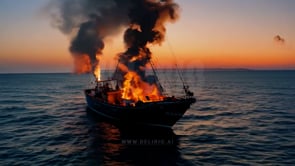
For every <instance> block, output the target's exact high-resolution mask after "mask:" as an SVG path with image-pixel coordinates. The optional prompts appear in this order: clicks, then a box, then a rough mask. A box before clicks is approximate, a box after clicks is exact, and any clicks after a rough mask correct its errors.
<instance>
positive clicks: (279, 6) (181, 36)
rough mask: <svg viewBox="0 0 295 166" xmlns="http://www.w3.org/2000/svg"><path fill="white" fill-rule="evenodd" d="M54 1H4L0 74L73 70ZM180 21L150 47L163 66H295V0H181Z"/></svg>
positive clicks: (110, 59) (110, 62)
mask: <svg viewBox="0 0 295 166" xmlns="http://www.w3.org/2000/svg"><path fill="white" fill-rule="evenodd" d="M48 1H50V0H23V1H22V0H0V73H12V72H13V73H15V72H70V71H72V70H73V60H72V57H71V55H70V53H69V52H68V47H69V41H70V37H69V36H65V35H64V34H62V33H61V32H60V31H59V30H58V29H56V28H54V27H53V26H52V25H51V23H50V18H49V16H48V15H46V12H45V11H44V8H45V6H46V4H47V3H48ZM176 2H177V3H178V4H179V5H180V7H181V13H180V18H179V20H178V21H177V22H176V23H174V24H170V23H169V24H167V34H166V41H165V42H164V43H163V44H162V45H161V46H151V50H152V52H153V54H154V57H153V58H154V61H155V62H156V64H158V66H160V67H173V65H174V64H175V62H177V63H178V64H179V66H182V67H197V68H250V69H295V19H294V18H295V10H294V9H295V1H294V0H176ZM105 42H106V48H105V49H104V55H103V59H102V61H101V66H102V67H103V68H110V67H113V66H114V65H115V64H116V61H115V59H114V58H115V56H116V54H117V53H119V52H123V51H124V45H123V39H122V33H120V34H119V35H118V36H115V37H112V38H107V39H106V41H105Z"/></svg>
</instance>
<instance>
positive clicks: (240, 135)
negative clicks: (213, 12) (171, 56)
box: [0, 70, 295, 166]
mask: <svg viewBox="0 0 295 166" xmlns="http://www.w3.org/2000/svg"><path fill="white" fill-rule="evenodd" d="M108 76H110V74H109V73H106V72H105V73H103V77H105V78H107V77H108ZM159 77H160V81H161V82H162V84H163V85H164V86H165V87H166V88H167V89H166V90H167V93H174V94H179V95H181V93H182V92H181V91H180V90H181V87H182V84H181V81H180V79H176V77H177V72H175V71H160V72H159ZM91 79H92V77H91V75H74V74H0V127H1V130H0V165H1V166H2V165H62V166H64V165H206V166H207V165H295V71H247V70H245V71H194V70H186V71H183V79H184V80H185V81H186V82H187V83H188V84H189V85H190V88H191V90H192V91H194V93H195V95H196V97H197V103H195V104H194V105H192V107H191V108H190V109H189V110H188V111H187V112H186V114H185V115H184V117H183V118H182V119H181V120H180V121H178V122H177V123H176V124H175V125H174V126H173V128H172V130H169V131H167V132H153V131H148V130H145V129H140V130H139V131H138V130H137V131H128V129H120V128H118V127H116V126H114V125H112V124H110V123H108V122H105V121H103V120H101V119H99V118H97V117H95V116H94V115H93V114H91V113H89V112H88V111H86V110H87V109H86V102H85V99H84V94H83V89H85V88H88V87H91V86H93V85H92V84H91ZM142 133H145V134H147V135H149V136H147V138H146V139H147V140H144V141H142V142H141V143H140V144H139V143H138V144H130V143H126V140H127V141H128V139H129V136H130V135H132V136H130V138H134V137H136V135H137V134H138V135H140V136H142ZM153 134H154V135H153ZM161 135H162V136H164V137H163V138H165V139H167V138H168V137H170V136H171V139H170V140H168V141H170V143H167V142H165V143H164V142H162V143H160V144H155V142H152V141H151V140H149V139H151V138H162V137H161ZM140 138H142V137H140ZM142 139H144V138H142ZM166 141H167V140H166Z"/></svg>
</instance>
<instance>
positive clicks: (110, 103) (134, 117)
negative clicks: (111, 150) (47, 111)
mask: <svg viewBox="0 0 295 166" xmlns="http://www.w3.org/2000/svg"><path fill="white" fill-rule="evenodd" d="M152 69H153V71H154V73H155V70H154V68H153V66H152ZM116 72H118V70H116ZM116 72H115V74H114V76H116ZM155 74H156V73H155ZM144 78H145V79H146V80H142V77H141V76H139V75H138V74H137V73H136V72H128V73H127V74H125V76H124V79H123V80H120V79H118V78H117V79H115V78H113V79H110V80H103V81H100V80H99V79H96V80H97V81H96V86H95V88H92V89H86V90H85V96H86V100H87V104H88V108H89V110H91V111H93V112H95V113H97V114H98V115H100V116H103V117H105V118H107V119H109V120H111V121H113V122H115V123H118V124H123V125H133V126H134V125H145V126H157V127H168V128H169V127H171V126H173V125H174V124H175V123H176V122H177V121H178V120H179V119H180V118H181V117H182V116H183V115H184V113H185V112H186V111H187V110H188V109H189V108H190V105H191V104H193V103H195V102H196V98H195V97H194V96H193V93H192V92H190V91H189V89H188V86H186V85H185V84H183V90H184V94H185V95H183V96H181V97H175V96H168V95H164V89H163V87H162V86H161V84H160V82H159V79H158V77H157V75H153V76H151V75H149V76H145V77H144Z"/></svg>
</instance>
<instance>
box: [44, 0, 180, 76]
mask: <svg viewBox="0 0 295 166" xmlns="http://www.w3.org/2000/svg"><path fill="white" fill-rule="evenodd" d="M178 9H179V7H178V5H177V4H176V3H174V1H173V0H55V1H53V2H51V5H50V10H49V11H51V15H52V18H53V19H52V21H53V22H52V23H53V25H54V26H55V27H57V28H58V29H59V30H60V31H61V32H63V33H64V34H66V35H70V36H72V41H71V46H70V48H69V50H70V52H71V53H72V55H73V57H74V58H75V59H76V60H77V61H78V63H76V64H77V65H76V72H91V71H92V72H93V70H94V68H95V66H96V65H97V64H98V63H99V58H98V55H101V54H102V51H103V48H104V39H105V38H106V37H108V36H111V35H114V34H116V33H119V32H120V31H121V30H122V27H125V28H127V30H126V31H125V33H124V42H125V46H126V49H127V50H126V51H125V52H124V53H121V54H120V55H119V62H120V66H121V67H120V69H119V71H118V73H120V74H121V75H124V74H126V72H128V71H126V68H127V70H129V71H130V70H131V71H134V72H136V73H138V75H140V76H142V77H144V71H143V69H144V67H145V66H146V64H147V63H148V62H149V60H150V59H151V51H150V50H149V48H148V45H149V44H161V43H162V42H163V41H164V39H165V32H166V28H165V23H166V22H173V21H175V20H176V19H177V18H178ZM85 56H86V57H87V58H85ZM83 65H86V66H90V67H88V68H86V70H85V67H81V66H83Z"/></svg>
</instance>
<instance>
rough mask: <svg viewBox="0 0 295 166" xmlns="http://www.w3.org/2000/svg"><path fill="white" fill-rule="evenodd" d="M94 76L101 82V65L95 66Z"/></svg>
mask: <svg viewBox="0 0 295 166" xmlns="http://www.w3.org/2000/svg"><path fill="white" fill-rule="evenodd" d="M93 74H94V76H95V79H96V81H100V66H99V65H96V66H95V69H94V72H93Z"/></svg>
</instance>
